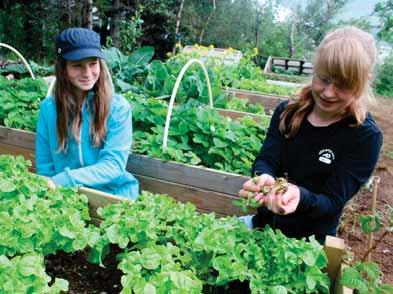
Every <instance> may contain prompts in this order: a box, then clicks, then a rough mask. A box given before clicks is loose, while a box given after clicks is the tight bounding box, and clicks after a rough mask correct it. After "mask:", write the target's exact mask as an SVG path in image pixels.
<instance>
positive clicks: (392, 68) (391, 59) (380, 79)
mask: <svg viewBox="0 0 393 294" xmlns="http://www.w3.org/2000/svg"><path fill="white" fill-rule="evenodd" d="M375 90H376V92H377V93H378V94H379V95H383V96H389V97H393V53H392V54H390V56H388V57H387V58H386V59H385V60H384V63H383V64H382V65H379V68H378V72H377V79H376V81H375Z"/></svg>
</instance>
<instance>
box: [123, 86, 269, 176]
mask: <svg viewBox="0 0 393 294" xmlns="http://www.w3.org/2000/svg"><path fill="white" fill-rule="evenodd" d="M125 97H126V98H127V99H128V100H129V101H130V103H131V104H132V108H133V113H134V118H133V119H134V122H133V123H134V133H133V134H134V144H133V151H134V152H135V153H139V154H145V155H148V156H150V157H154V158H162V159H164V160H174V161H177V162H182V163H188V164H192V165H203V166H205V167H209V168H214V169H218V170H222V171H227V172H232V173H238V174H243V175H248V174H249V172H250V169H251V165H252V162H253V161H254V159H255V154H257V153H258V152H259V150H260V148H261V145H262V142H263V140H264V138H265V135H266V131H267V127H268V124H269V119H268V118H263V119H261V122H260V123H256V122H255V121H254V120H253V119H252V118H251V117H249V116H245V117H243V118H242V119H241V120H240V121H231V120H229V119H227V118H225V117H223V116H222V115H220V114H219V113H218V112H217V111H216V110H214V109H210V108H208V107H206V105H204V104H201V103H199V102H198V101H195V100H189V101H188V102H187V103H186V104H184V105H179V106H175V107H174V109H173V112H172V119H171V124H170V129H169V138H168V147H167V148H166V149H165V150H163V148H162V142H163V136H164V125H165V118H166V113H167V107H168V106H167V103H166V102H164V101H162V100H157V99H154V98H151V99H140V98H139V97H138V95H135V94H133V93H131V92H129V93H126V94H125Z"/></svg>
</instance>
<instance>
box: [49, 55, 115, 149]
mask: <svg viewBox="0 0 393 294" xmlns="http://www.w3.org/2000/svg"><path fill="white" fill-rule="evenodd" d="M98 60H99V63H100V75H99V78H98V80H97V82H96V84H95V85H94V87H93V92H94V98H93V103H92V105H91V107H90V105H89V107H88V111H91V113H92V116H93V120H92V122H91V126H90V133H91V136H92V141H93V144H94V146H100V145H101V144H102V143H103V141H104V140H105V136H106V131H107V129H106V122H107V119H108V116H109V107H110V102H111V97H112V92H113V86H112V80H111V77H110V74H109V70H108V68H107V66H106V64H105V61H103V60H102V59H98ZM66 64H67V61H66V60H65V59H63V58H61V57H58V58H57V60H56V64H55V73H56V84H55V100H56V110H57V121H56V126H57V135H58V142H59V150H58V151H63V152H66V150H67V136H68V130H70V131H71V133H72V136H73V137H74V139H75V140H76V141H77V142H80V132H79V131H80V127H81V124H82V106H83V101H79V99H80V98H78V97H77V95H75V93H74V90H73V89H74V88H73V85H72V84H71V82H70V81H69V79H68V75H67V71H66Z"/></svg>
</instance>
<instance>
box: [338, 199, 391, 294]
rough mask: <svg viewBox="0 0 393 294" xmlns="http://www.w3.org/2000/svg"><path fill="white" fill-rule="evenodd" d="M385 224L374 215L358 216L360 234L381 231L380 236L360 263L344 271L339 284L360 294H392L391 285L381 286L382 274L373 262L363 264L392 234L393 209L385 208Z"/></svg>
mask: <svg viewBox="0 0 393 294" xmlns="http://www.w3.org/2000/svg"><path fill="white" fill-rule="evenodd" d="M387 210H388V213H387V215H386V219H387V223H386V224H385V226H384V225H383V223H382V220H381V217H380V216H379V215H378V214H376V215H360V224H361V229H362V232H363V233H365V234H369V233H374V232H378V231H380V230H381V229H383V232H382V235H381V236H380V237H379V239H378V240H376V241H375V242H374V245H373V246H372V247H371V248H369V249H368V250H367V251H366V253H365V254H364V256H363V258H362V259H361V262H357V263H355V264H354V265H353V266H351V267H347V268H345V269H344V273H343V276H342V277H341V280H340V284H342V285H344V286H346V287H348V288H351V289H356V290H357V291H358V292H359V293H360V294H363V293H364V294H365V293H380V294H385V293H386V294H388V293H392V292H393V285H390V284H382V283H381V278H382V272H381V270H380V269H379V266H378V265H377V264H376V263H374V262H365V260H366V258H367V256H368V255H369V254H370V253H371V252H372V250H374V249H375V248H376V247H377V246H378V244H379V243H381V242H382V240H383V238H384V237H386V235H387V234H389V233H391V232H393V207H390V206H389V207H387Z"/></svg>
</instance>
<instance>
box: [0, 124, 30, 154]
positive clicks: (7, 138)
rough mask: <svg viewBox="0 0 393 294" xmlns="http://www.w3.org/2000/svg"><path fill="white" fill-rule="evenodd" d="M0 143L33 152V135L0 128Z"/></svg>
mask: <svg viewBox="0 0 393 294" xmlns="http://www.w3.org/2000/svg"><path fill="white" fill-rule="evenodd" d="M0 143H3V144H9V145H15V146H20V147H24V148H26V149H31V150H35V133H33V132H28V131H23V130H17V129H11V128H6V127H4V126H0Z"/></svg>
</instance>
